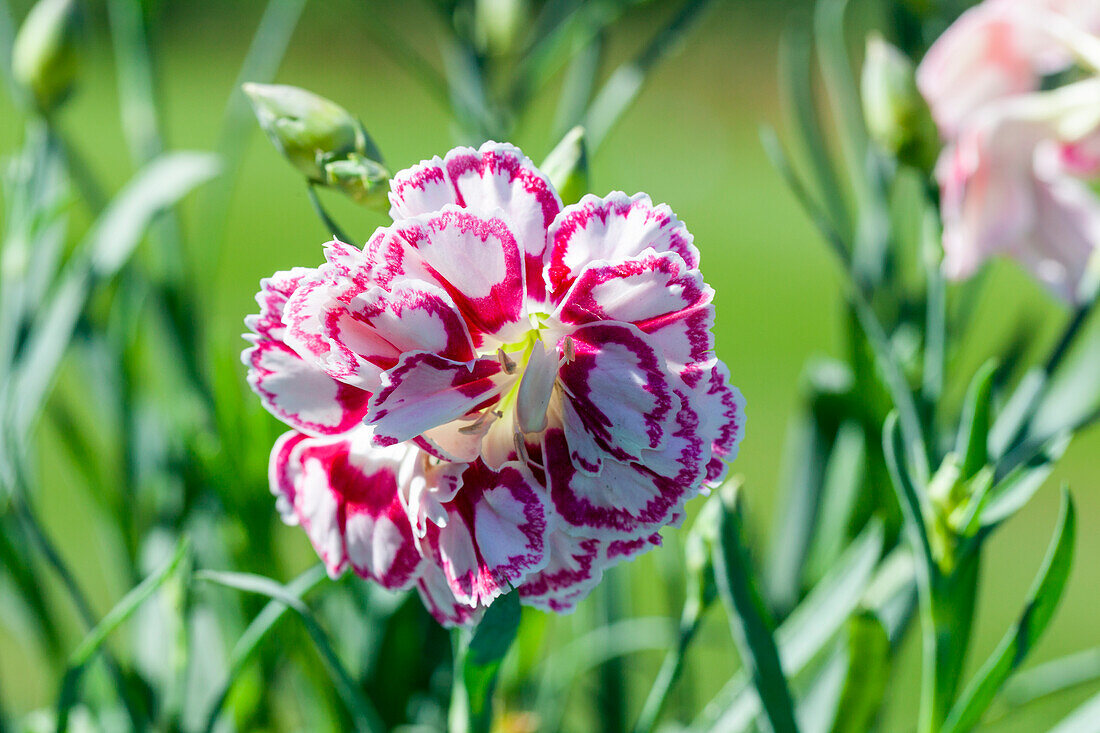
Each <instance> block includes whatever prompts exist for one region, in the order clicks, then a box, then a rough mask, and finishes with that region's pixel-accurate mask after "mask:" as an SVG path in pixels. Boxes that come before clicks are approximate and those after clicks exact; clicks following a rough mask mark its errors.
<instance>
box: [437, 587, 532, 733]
mask: <svg viewBox="0 0 1100 733" xmlns="http://www.w3.org/2000/svg"><path fill="white" fill-rule="evenodd" d="M519 622H520V606H519V592H518V591H512V592H510V593H508V594H506V595H504V596H502V597H500V598H497V599H496V600H495V601H494V602H493V604H492V605H491V606H489V608H488V610H486V612H485V615H484V616H483V617H482V619H481V622H480V623H479V624H478V625H477V627H476V628H475V629H473V631H470V630H468V629H456V630H455V632H454V633H453V634H452V636H451V639H452V644H453V648H454V682H453V684H452V687H451V705H450V710H449V711H448V714H447V719H448V730H450V731H451V733H489V730H490V728H491V727H492V722H493V695H494V693H495V692H496V686H497V676H498V674H499V672H500V665H501V664H502V663H503V662H504V657H505V655H506V654H508V650H509V649H511V647H512V642H513V641H515V639H516V634H517V633H518V632H519Z"/></svg>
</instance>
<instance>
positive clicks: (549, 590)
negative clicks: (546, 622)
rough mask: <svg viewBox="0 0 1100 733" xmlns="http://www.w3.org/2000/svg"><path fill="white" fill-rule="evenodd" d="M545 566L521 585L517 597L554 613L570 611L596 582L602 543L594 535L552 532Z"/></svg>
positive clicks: (600, 566) (600, 570)
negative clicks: (578, 535)
mask: <svg viewBox="0 0 1100 733" xmlns="http://www.w3.org/2000/svg"><path fill="white" fill-rule="evenodd" d="M547 547H548V548H549V550H548V561H547V563H546V567H544V568H543V569H542V570H541V571H539V572H537V573H535V574H533V575H532V576H531V577H529V578H528V579H527V580H525V581H524V583H523V585H522V586H520V589H519V593H520V599H521V600H522V601H523V603H524V604H526V605H528V606H534V607H535V608H541V609H542V610H544V611H553V612H554V613H569V612H571V611H573V610H574V608H575V607H576V604H577V602H578V601H579V600H580V599H582V598H584V597H585V596H587V595H588V593H589V592H590V591H591V590H592V589H593V588H595V587H596V586H597V585H599V582H600V579H601V578H602V577H603V566H604V563H603V562H601V559H602V555H603V552H604V548H605V543H602V542H601V541H600V540H598V539H596V538H594V537H573V536H571V535H568V534H566V533H564V532H560V531H556V532H551V533H550V537H549V539H548V541H547Z"/></svg>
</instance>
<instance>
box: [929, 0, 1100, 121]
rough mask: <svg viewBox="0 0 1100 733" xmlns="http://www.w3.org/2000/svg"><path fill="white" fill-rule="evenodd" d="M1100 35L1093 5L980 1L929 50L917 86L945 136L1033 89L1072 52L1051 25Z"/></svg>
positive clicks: (1099, 11)
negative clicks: (1065, 25)
mask: <svg viewBox="0 0 1100 733" xmlns="http://www.w3.org/2000/svg"><path fill="white" fill-rule="evenodd" d="M1059 23H1070V24H1072V25H1073V26H1074V27H1076V28H1078V29H1080V30H1082V31H1086V32H1097V31H1100V3H1098V2H1096V1H1095V0H985V2H982V3H979V4H978V5H976V6H974V7H973V8H971V9H969V10H967V11H966V12H965V13H963V14H962V15H961V16H960V17H959V19H958V20H956V21H955V22H954V23H953V24H952V25H951V26H950V27H949V28H948V29H947V30H946V31H945V32H944V33H943V35H941V36H940V37H939V38H938V39H937V40H936V42H935V43H934V44H932V47H931V48H930V49H929V50H928V53H927V54H926V55H925V57H924V59H923V60H922V61H921V64H920V66H919V67H918V69H917V86H918V87H919V88H920V91H921V93H922V94H923V95H924V97H925V99H926V100H927V101H928V104H929V106H930V107H931V109H932V116H933V117H934V118H935V120H936V123H937V124H938V125H939V127H940V131H941V133H942V134H943V135H944V137H946V138H950V137H953V136H954V135H956V134H958V133H959V131H960V127H961V126H963V125H964V124H966V122H967V120H968V119H969V118H970V117H971V116H972V115H973V114H974V113H975V112H976V111H978V110H979V109H981V107H983V106H984V105H986V104H988V103H990V102H993V101H995V100H998V99H1003V98H1005V97H1009V96H1013V95H1017V94H1024V93H1027V92H1032V91H1036V90H1038V89H1039V86H1040V83H1041V81H1042V78H1043V77H1044V76H1046V75H1049V74H1053V73H1055V72H1058V71H1061V70H1063V69H1065V68H1067V67H1068V66H1069V65H1070V64H1071V63H1072V62H1073V52H1072V50H1071V49H1069V48H1067V47H1066V45H1065V43H1064V41H1063V39H1062V38H1061V37H1060V36H1059V35H1058V32H1057V31H1058V24H1059Z"/></svg>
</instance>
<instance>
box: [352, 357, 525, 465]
mask: <svg viewBox="0 0 1100 733" xmlns="http://www.w3.org/2000/svg"><path fill="white" fill-rule="evenodd" d="M506 384H507V381H506V379H505V378H504V375H503V372H502V371H501V368H500V362H498V361H497V360H496V359H478V360H476V361H470V362H456V361H451V360H450V359H446V358H443V357H441V356H438V355H436V354H431V353H427V352H423V351H418V352H412V353H409V354H405V355H404V356H403V357H401V361H400V362H399V363H398V365H397V366H396V367H394V368H393V369H390V370H389V371H387V372H385V373H384V374H383V375H382V388H381V389H380V390H379V391H378V392H377V393H376V394H375V395H374V397H373V398H372V399H371V406H370V412H369V413H368V414H367V418H366V420H367V422H368V423H370V424H371V425H373V426H374V429H375V442H376V443H378V444H379V445H392V444H393V443H396V442H400V441H405V440H411V439H413V438H415V437H416V436H418V435H420V434H421V433H424V432H427V431H430V430H431V429H432V428H436V427H439V426H441V425H445V424H447V423H449V422H451V421H452V420H457V419H459V418H462V417H464V416H466V415H469V414H470V413H473V412H475V411H476V410H477V409H478V408H479V407H482V406H484V405H485V403H486V402H487V401H488V400H491V399H492V398H494V397H496V396H497V395H498V394H500V392H501V390H502V389H503V388H504V387H505V386H506Z"/></svg>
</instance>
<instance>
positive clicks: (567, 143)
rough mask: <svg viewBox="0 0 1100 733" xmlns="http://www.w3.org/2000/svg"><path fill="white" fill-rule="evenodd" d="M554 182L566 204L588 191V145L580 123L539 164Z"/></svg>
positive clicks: (579, 198) (576, 200) (578, 199)
mask: <svg viewBox="0 0 1100 733" xmlns="http://www.w3.org/2000/svg"><path fill="white" fill-rule="evenodd" d="M539 167H540V168H542V172H543V173H545V174H546V177H547V178H549V179H550V182H551V183H552V184H554V188H556V189H557V191H558V195H559V196H561V201H562V203H563V204H565V205H567V206H568V205H569V204H575V203H576V202H578V201H580V200H581V196H584V195H585V194H586V193H588V145H587V144H586V143H585V135H584V128H583V127H581V126H580V125H578V126H576V127H574V128H573V129H572V130H570V131H569V132H567V133H565V137H563V138H562V139H561V142H560V143H558V144H557V146H556V147H555V148H554V149H553V150H551V151H550V154H549V155H547V156H546V160H544V161H543V162H542V165H541V166H539Z"/></svg>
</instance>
